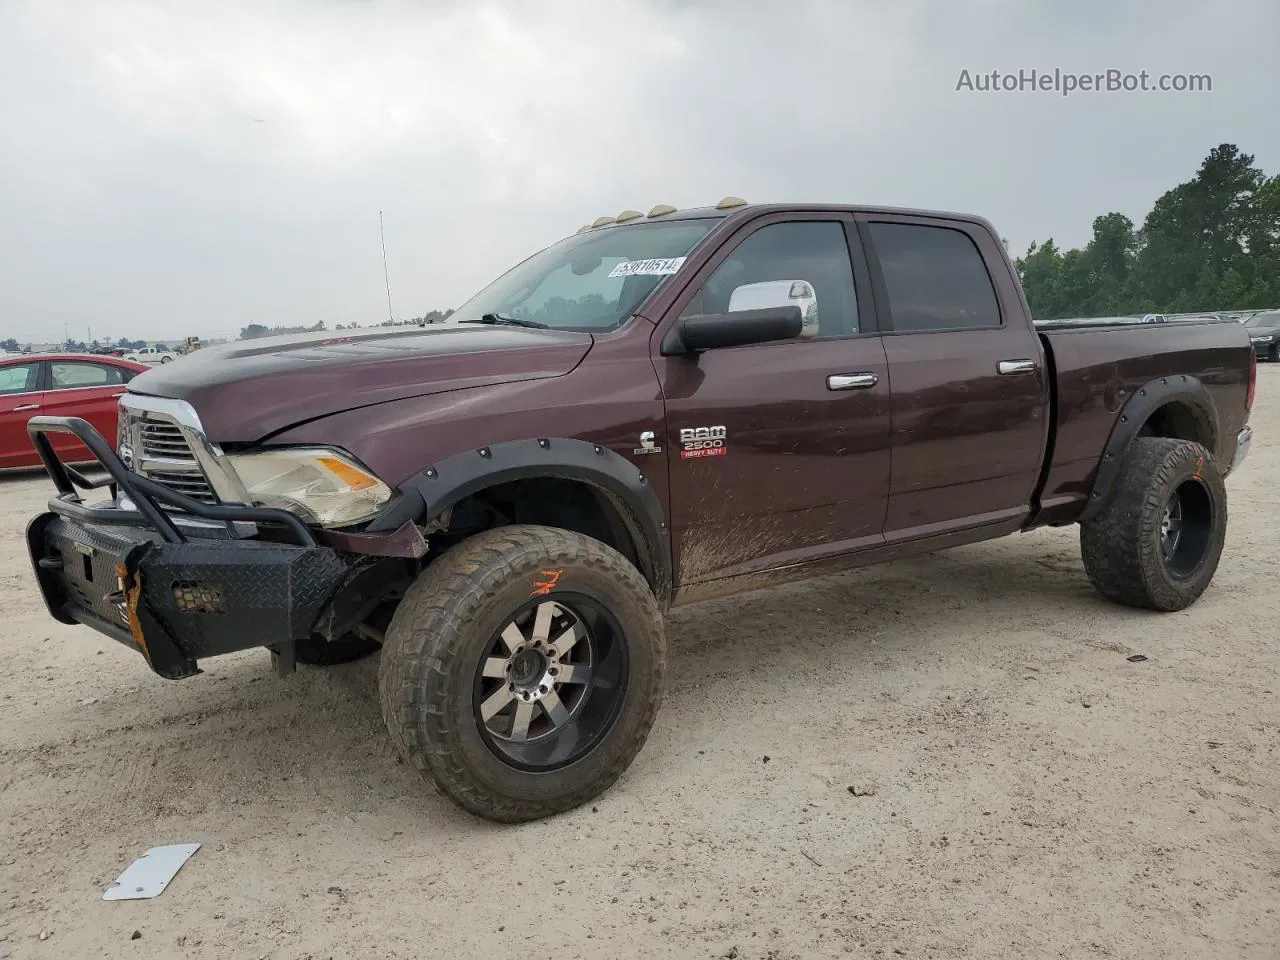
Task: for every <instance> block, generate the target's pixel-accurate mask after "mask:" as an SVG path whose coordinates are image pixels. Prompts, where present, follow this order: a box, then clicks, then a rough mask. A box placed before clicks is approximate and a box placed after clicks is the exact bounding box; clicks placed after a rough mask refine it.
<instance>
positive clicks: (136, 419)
mask: <svg viewBox="0 0 1280 960" xmlns="http://www.w3.org/2000/svg"><path fill="white" fill-rule="evenodd" d="M120 439H121V443H122V448H121V454H122V457H123V459H125V461H126V464H127V466H128V467H129V468H130V469H131V470H133V472H134V473H137V474H138V475H140V476H143V477H146V478H147V479H149V480H152V481H154V482H156V483H158V484H161V485H162V486H165V487H168V488H169V489H170V490H172V491H174V492H175V493H180V494H182V495H183V496H186V497H190V498H191V499H192V500H198V501H200V502H201V503H219V502H221V499H222V498H220V497H219V495H218V481H219V480H220V479H223V478H222V477H221V475H219V476H218V477H211V476H210V472H211V471H212V472H214V473H218V472H219V471H220V467H219V465H218V462H217V457H216V455H215V451H214V450H213V449H212V448H211V447H210V446H209V445H208V443H207V442H206V441H205V438H204V434H203V432H202V431H201V430H200V426H199V420H198V418H197V417H196V415H195V411H194V410H192V409H191V408H190V407H189V406H188V405H187V404H185V403H183V402H182V401H177V400H160V399H158V398H150V397H141V396H136V395H133V394H126V395H125V396H124V397H123V398H121V401H120ZM226 488H227V486H226V484H225V482H224V484H223V489H226Z"/></svg>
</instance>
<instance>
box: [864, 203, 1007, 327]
mask: <svg viewBox="0 0 1280 960" xmlns="http://www.w3.org/2000/svg"><path fill="white" fill-rule="evenodd" d="M870 228H871V242H872V244H874V246H875V248H876V256H877V257H878V258H879V260H880V270H881V272H882V273H883V274H884V285H885V287H886V288H887V289H888V293H889V312H890V315H891V317H892V323H893V329H894V330H951V329H956V328H961V329H963V328H966V327H969V328H977V327H998V326H1000V306H999V304H998V303H997V301H996V291H995V288H994V287H993V286H992V285H991V276H990V275H989V274H988V273H987V267H986V264H985V263H983V261H982V254H981V253H979V252H978V248H977V246H976V245H975V244H974V242H973V240H972V239H970V237H969V235H968V234H966V233H964V232H963V231H961V230H952V229H949V228H947V227H926V226H921V225H918V224H911V223H872V224H870Z"/></svg>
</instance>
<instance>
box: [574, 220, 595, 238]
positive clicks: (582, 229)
mask: <svg viewBox="0 0 1280 960" xmlns="http://www.w3.org/2000/svg"><path fill="white" fill-rule="evenodd" d="M590 229H591V224H589V223H584V224H583V225H582V226H580V227H579V228H578V229H577V231H576V232H575V233H574V236H577V234H579V233H586V232H587V231H588V230H590Z"/></svg>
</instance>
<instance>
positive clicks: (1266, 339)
mask: <svg viewBox="0 0 1280 960" xmlns="http://www.w3.org/2000/svg"><path fill="white" fill-rule="evenodd" d="M1274 339H1275V337H1254V338H1253V342H1254V343H1270V342H1271V341H1272V340H1274Z"/></svg>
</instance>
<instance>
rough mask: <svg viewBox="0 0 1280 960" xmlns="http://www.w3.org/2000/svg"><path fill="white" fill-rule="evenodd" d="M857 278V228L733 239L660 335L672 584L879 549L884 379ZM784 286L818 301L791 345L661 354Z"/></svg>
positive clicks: (811, 218)
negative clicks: (704, 319) (682, 336)
mask: <svg viewBox="0 0 1280 960" xmlns="http://www.w3.org/2000/svg"><path fill="white" fill-rule="evenodd" d="M850 244H852V245H853V251H854V253H853V256H852V257H851V255H850V249H851V247H850ZM855 268H856V269H855ZM855 277H857V278H858V279H856V280H855ZM867 277H868V275H867V274H866V267H865V263H864V262H863V260H862V258H861V253H860V250H859V248H858V241H857V234H856V231H855V230H854V227H853V223H852V218H850V217H847V216H845V215H841V214H835V213H832V214H813V213H807V214H803V215H801V214H795V215H787V214H773V215H770V216H768V217H764V218H761V219H760V220H757V221H754V222H752V223H750V224H748V225H746V226H744V227H743V229H742V230H741V231H739V232H738V233H737V234H735V235H734V236H732V237H730V238H729V239H728V240H727V241H726V242H725V246H724V248H723V249H722V250H721V251H719V252H718V253H717V254H716V256H714V257H713V258H712V259H711V260H710V261H709V262H708V263H707V264H706V265H705V266H704V267H703V268H702V270H701V271H700V272H699V275H698V276H697V277H695V278H694V282H693V283H692V284H691V285H690V288H689V291H688V292H686V294H684V295H683V296H682V297H681V298H680V299H678V300H677V301H676V302H675V303H674V304H673V306H672V309H671V311H669V313H668V316H667V318H666V319H665V320H664V322H662V323H660V324H659V325H658V329H657V330H656V331H655V337H654V341H653V343H654V352H655V354H656V356H655V362H656V364H657V367H658V373H659V378H660V380H661V383H662V390H663V397H664V402H665V405H666V422H667V436H666V438H665V439H666V447H667V456H668V460H669V462H670V489H671V523H672V534H673V537H672V541H673V547H674V550H675V557H676V582H677V584H680V585H683V584H690V583H699V582H704V581H707V580H714V579H718V578H721V577H726V576H733V575H736V574H743V573H751V572H754V571H759V570H765V569H770V568H773V567H778V566H783V565H787V564H791V563H798V562H802V561H805V560H813V559H819V558H821V557H824V556H830V555H835V554H839V553H843V552H847V551H850V550H856V549H859V548H863V547H871V546H875V545H877V544H879V543H881V542H882V540H883V538H882V535H881V531H882V529H883V526H884V516H885V508H886V504H887V498H888V489H889V377H888V370H887V364H886V362H885V354H884V347H883V346H882V345H881V342H880V337H879V336H878V334H877V332H876V330H875V329H874V326H873V325H872V324H871V318H873V316H874V310H873V309H872V306H871V304H872V300H871V298H870V289H869V284H870V281H869V279H867ZM797 282H800V283H799V285H796V284H797ZM793 285H794V290H795V291H796V294H797V295H799V296H802V298H803V299H804V301H805V302H806V303H810V304H811V303H812V301H813V300H814V299H816V315H815V312H814V311H812V310H809V311H807V313H808V316H807V319H806V329H805V332H804V334H803V335H802V336H801V337H800V338H797V339H794V340H785V341H778V342H773V343H763V344H754V345H751V346H742V347H723V348H717V349H711V350H706V351H704V352H702V353H699V354H696V355H691V356H673V357H663V356H661V355H660V354H659V346H658V345H659V344H660V343H661V341H662V337H663V336H664V334H665V332H666V331H667V329H669V327H670V325H671V324H672V323H674V322H675V318H676V317H677V316H680V315H683V316H688V315H695V314H712V313H725V312H729V311H731V310H738V309H752V308H755V307H759V306H761V305H762V304H763V303H764V302H765V301H767V300H768V299H769V298H770V297H772V296H775V295H776V293H777V291H778V290H784V292H785V291H787V290H791V289H793ZM805 285H807V286H805Z"/></svg>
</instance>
